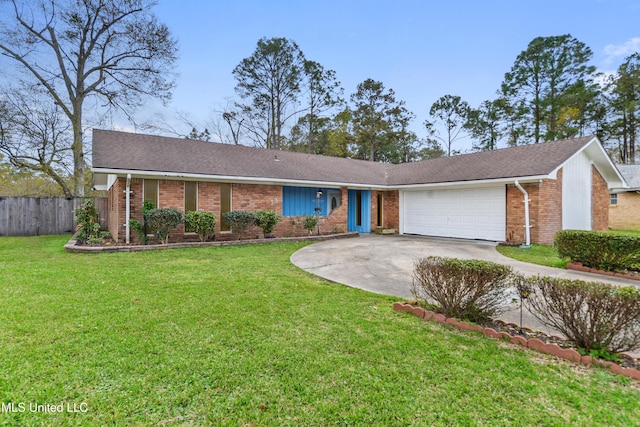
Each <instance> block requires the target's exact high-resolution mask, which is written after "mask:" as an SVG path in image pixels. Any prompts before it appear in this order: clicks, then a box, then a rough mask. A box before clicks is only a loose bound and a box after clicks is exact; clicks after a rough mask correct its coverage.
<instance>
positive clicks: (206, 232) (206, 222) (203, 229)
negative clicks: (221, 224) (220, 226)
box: [184, 211, 218, 242]
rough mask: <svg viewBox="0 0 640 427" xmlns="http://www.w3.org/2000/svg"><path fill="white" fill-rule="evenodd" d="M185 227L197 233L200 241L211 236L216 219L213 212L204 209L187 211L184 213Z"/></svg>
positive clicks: (204, 240)
mask: <svg viewBox="0 0 640 427" xmlns="http://www.w3.org/2000/svg"><path fill="white" fill-rule="evenodd" d="M184 223H185V229H188V230H193V231H194V232H196V233H198V237H199V238H200V241H201V242H206V241H207V240H209V239H210V238H211V236H213V233H214V230H215V228H216V224H217V223H218V219H217V218H216V216H215V214H213V213H211V212H205V211H189V212H187V213H185V214H184Z"/></svg>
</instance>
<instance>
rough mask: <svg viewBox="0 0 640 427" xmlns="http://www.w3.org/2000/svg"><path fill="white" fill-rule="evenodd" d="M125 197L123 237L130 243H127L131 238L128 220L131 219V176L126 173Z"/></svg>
mask: <svg viewBox="0 0 640 427" xmlns="http://www.w3.org/2000/svg"><path fill="white" fill-rule="evenodd" d="M124 192H125V195H126V202H125V215H124V219H125V221H126V222H125V223H124V230H125V232H124V235H125V239H126V243H130V242H129V238H130V236H131V229H130V227H129V219H130V218H131V174H130V173H128V174H127V187H126V189H125V190H124Z"/></svg>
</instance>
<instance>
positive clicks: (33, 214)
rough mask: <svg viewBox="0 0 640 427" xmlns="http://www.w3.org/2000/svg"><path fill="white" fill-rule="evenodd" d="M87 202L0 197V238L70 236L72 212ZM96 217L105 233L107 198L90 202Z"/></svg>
mask: <svg viewBox="0 0 640 427" xmlns="http://www.w3.org/2000/svg"><path fill="white" fill-rule="evenodd" d="M85 200H87V198H73V199H65V198H64V197H45V198H31V197H0V236H39V235H45V234H62V233H73V232H74V231H75V228H76V218H75V215H74V211H75V209H76V208H78V207H80V206H82V203H84V201H85ZM93 200H94V202H95V204H96V209H97V210H98V212H99V213H100V226H101V227H102V229H105V230H106V229H107V223H108V222H107V212H108V211H107V198H106V197H96V198H93Z"/></svg>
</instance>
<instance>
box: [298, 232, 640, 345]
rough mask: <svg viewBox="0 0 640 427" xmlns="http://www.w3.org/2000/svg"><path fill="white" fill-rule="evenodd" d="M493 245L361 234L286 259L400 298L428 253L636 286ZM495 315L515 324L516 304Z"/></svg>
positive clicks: (528, 321) (532, 323) (530, 321)
mask: <svg viewBox="0 0 640 427" xmlns="http://www.w3.org/2000/svg"><path fill="white" fill-rule="evenodd" d="M496 245H497V244H496V243H494V242H483V241H475V240H459V239H443V238H435V237H419V236H399V235H393V236H378V235H361V236H360V237H358V238H352V239H339V240H329V241H325V242H320V243H315V244H313V245H309V246H305V247H304V248H302V249H300V250H299V251H297V252H296V253H294V254H293V255H292V256H291V262H292V263H293V264H295V265H296V266H298V267H300V268H302V269H304V270H306V271H308V272H310V273H313V274H315V275H317V276H320V277H323V278H325V279H328V280H331V281H333V282H337V283H342V284H345V285H348V286H351V287H354V288H359V289H363V290H366V291H371V292H376V293H380V294H386V295H392V296H397V297H400V298H403V299H411V298H413V295H412V294H411V282H412V272H413V264H414V262H415V260H417V259H419V258H423V257H426V256H430V255H434V256H445V257H452V258H461V259H482V260H487V261H493V262H497V263H500V264H506V265H510V266H511V267H512V268H513V270H514V271H515V272H519V273H521V274H524V275H527V276H535V275H541V276H554V277H564V278H569V279H581V280H586V281H589V280H595V281H601V282H607V283H613V284H618V285H633V286H638V285H639V283H638V282H636V281H633V280H626V279H621V278H614V277H608V276H601V275H597V274H592V273H583V272H577V271H572V270H564V269H559V268H551V267H543V266H538V265H534V264H528V263H524V262H520V261H516V260H513V259H511V258H507V257H505V256H503V255H501V254H499V253H498V251H496V249H495V247H496ZM500 317H501V319H502V320H504V321H505V322H512V323H515V324H519V322H520V312H519V310H518V306H517V305H516V304H512V305H511V307H510V310H509V311H507V312H505V313H503V315H501V316H500ZM523 324H524V326H528V327H530V328H532V329H537V330H541V331H544V332H547V333H550V332H553V331H550V330H548V328H546V327H544V326H543V325H541V324H540V323H539V322H538V320H537V319H536V318H535V317H533V316H532V315H531V314H529V313H525V318H524V320H523Z"/></svg>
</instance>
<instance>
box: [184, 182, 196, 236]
mask: <svg viewBox="0 0 640 427" xmlns="http://www.w3.org/2000/svg"><path fill="white" fill-rule="evenodd" d="M197 210H198V183H197V182H194V181H185V182H184V212H185V213H187V212H191V211H197ZM184 231H185V232H186V233H194V232H195V231H196V230H195V229H194V228H193V227H189V226H187V225H186V224H185V226H184Z"/></svg>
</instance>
